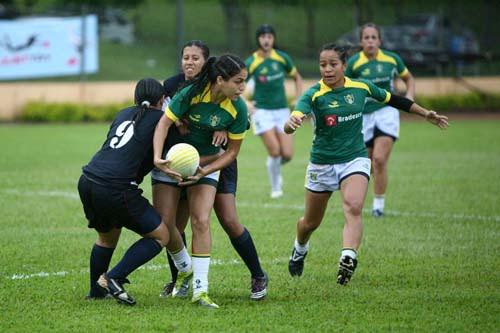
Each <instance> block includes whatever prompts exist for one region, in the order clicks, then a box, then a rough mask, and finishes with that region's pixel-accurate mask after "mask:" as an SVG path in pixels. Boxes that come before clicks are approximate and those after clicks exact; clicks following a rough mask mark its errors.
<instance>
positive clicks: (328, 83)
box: [284, 44, 448, 285]
mask: <svg viewBox="0 0 500 333" xmlns="http://www.w3.org/2000/svg"><path fill="white" fill-rule="evenodd" d="M346 60H347V53H346V50H345V49H344V48H342V47H338V46H336V45H335V44H326V45H324V46H323V47H322V48H321V50H320V54H319V69H320V73H321V80H320V81H319V82H318V83H317V84H315V85H314V86H313V87H311V88H310V89H308V90H307V91H306V92H305V93H304V95H303V96H302V97H301V98H300V99H299V102H298V103H297V105H296V107H295V111H293V112H292V114H291V116H290V119H289V120H288V121H287V123H286V124H285V128H284V129H285V132H286V133H288V134H291V133H293V132H295V130H296V129H297V128H299V127H300V126H301V124H302V121H303V119H304V117H305V116H306V115H309V114H313V119H314V120H315V136H314V140H313V144H312V148H311V156H310V162H309V165H308V166H307V171H306V184H305V187H306V191H305V212H304V216H303V217H301V218H300V219H299V221H298V222H297V236H296V239H295V242H294V246H293V250H292V255H291V257H290V261H289V264H288V269H289V272H290V274H291V275H292V276H300V275H302V272H303V269H304V259H305V257H306V255H307V252H308V249H309V238H310V237H311V234H312V233H313V231H314V230H315V229H316V228H318V227H319V226H320V224H321V221H322V220H323V216H324V214H325V210H326V208H327V205H328V200H329V199H330V197H331V195H332V193H333V192H335V191H338V190H340V192H341V195H342V208H343V211H344V218H345V223H344V230H343V248H342V251H341V254H340V259H339V268H338V273H337V282H338V283H339V284H342V285H345V284H347V283H348V282H349V280H350V279H351V277H352V274H353V273H354V270H355V269H356V266H357V263H358V260H357V251H358V249H359V246H360V244H361V238H362V234H363V224H362V222H361V213H362V210H363V204H364V201H365V197H366V191H367V188H368V180H369V178H370V164H371V163H370V159H369V158H368V153H367V150H366V147H365V144H364V141H363V133H362V125H363V124H362V123H363V118H362V113H363V108H364V105H365V98H374V99H376V100H377V101H379V102H382V103H385V104H388V105H391V106H393V107H395V108H399V109H402V110H405V111H408V112H410V113H415V114H417V115H419V116H421V117H423V118H425V119H426V120H427V121H429V122H430V123H432V124H434V125H436V126H438V127H439V128H446V127H447V126H448V121H447V119H448V118H447V117H445V116H442V115H439V114H437V113H436V112H434V111H429V110H427V109H425V108H423V107H421V106H420V105H418V104H416V103H414V102H412V101H411V100H409V99H407V98H405V97H400V96H397V95H392V94H391V93H390V92H388V91H387V90H384V89H381V88H378V87H377V86H376V85H374V84H373V83H371V82H370V81H365V80H351V79H349V78H348V77H345V76H344V71H345V67H346Z"/></svg>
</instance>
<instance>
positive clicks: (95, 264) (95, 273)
mask: <svg viewBox="0 0 500 333" xmlns="http://www.w3.org/2000/svg"><path fill="white" fill-rule="evenodd" d="M114 250H115V249H114V248H108V247H103V246H99V245H97V244H94V246H93V247H92V251H91V252H90V293H89V296H90V297H102V296H104V293H103V292H102V289H100V288H99V287H98V286H97V280H98V279H99V276H101V274H103V273H106V272H107V271H108V268H109V263H110V261H111V257H112V256H113V251H114Z"/></svg>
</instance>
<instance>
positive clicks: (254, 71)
mask: <svg viewBox="0 0 500 333" xmlns="http://www.w3.org/2000/svg"><path fill="white" fill-rule="evenodd" d="M245 65H246V66H247V69H248V79H250V78H252V77H253V79H254V81H255V91H254V94H253V100H254V101H255V106H256V107H257V108H259V109H267V110H274V109H282V108H286V107H288V101H287V99H286V93H285V76H286V75H290V76H293V75H295V73H296V72H297V69H296V68H295V66H294V64H293V62H292V59H291V58H290V57H289V56H288V54H286V53H285V52H282V51H280V50H275V49H273V50H272V51H271V54H270V56H269V57H267V58H262V57H261V56H259V55H258V52H254V54H252V55H251V56H250V57H248V59H247V60H245Z"/></svg>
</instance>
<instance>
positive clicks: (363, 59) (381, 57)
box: [352, 49, 396, 70]
mask: <svg viewBox="0 0 500 333" xmlns="http://www.w3.org/2000/svg"><path fill="white" fill-rule="evenodd" d="M374 60H376V61H380V62H388V63H390V64H393V65H395V66H396V59H394V58H393V57H391V56H390V55H388V54H385V53H384V51H382V50H381V49H379V50H378V52H377V55H376V56H375V59H374ZM369 61H370V59H368V57H367V56H366V54H365V53H364V52H363V51H361V52H359V58H358V60H356V62H355V63H354V64H353V65H352V69H353V70H355V69H356V68H358V67H359V66H362V65H364V64H367V63H368V62H369Z"/></svg>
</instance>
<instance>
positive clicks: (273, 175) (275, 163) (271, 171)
mask: <svg viewBox="0 0 500 333" xmlns="http://www.w3.org/2000/svg"><path fill="white" fill-rule="evenodd" d="M266 166H267V174H268V175H269V181H270V182H271V190H272V191H281V182H280V178H281V156H278V157H271V156H268V157H267V162H266Z"/></svg>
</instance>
